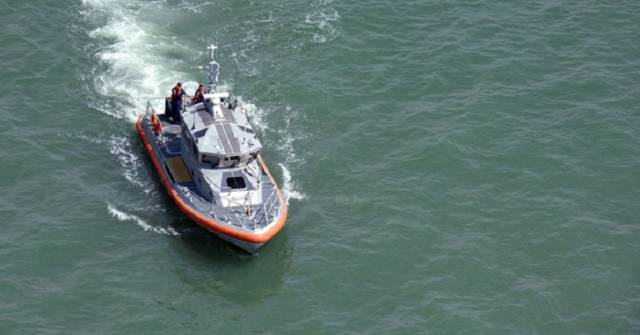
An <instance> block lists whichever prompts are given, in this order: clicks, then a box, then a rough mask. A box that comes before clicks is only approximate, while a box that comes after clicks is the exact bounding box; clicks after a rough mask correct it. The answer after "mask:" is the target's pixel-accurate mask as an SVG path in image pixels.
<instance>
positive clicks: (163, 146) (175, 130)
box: [152, 112, 275, 228]
mask: <svg viewBox="0 0 640 335" xmlns="http://www.w3.org/2000/svg"><path fill="white" fill-rule="evenodd" d="M205 113H206V114H207V115H210V114H209V113H207V112H205ZM158 118H159V119H160V122H161V125H162V130H163V131H162V133H163V135H162V140H158V138H156V137H155V136H154V135H152V137H153V139H154V141H155V143H156V144H157V145H158V147H159V149H160V154H161V156H162V161H164V162H165V168H166V170H167V172H168V173H169V174H170V175H171V178H172V180H173V182H174V183H175V185H176V187H177V188H178V189H180V190H181V191H182V192H181V193H182V194H184V195H185V196H186V197H187V198H188V200H189V201H190V202H191V204H192V205H194V207H196V208H198V209H199V210H200V211H202V212H204V213H209V214H210V215H212V216H213V217H215V218H218V219H223V221H226V222H228V223H231V224H233V225H236V226H238V227H242V225H241V223H240V222H238V221H236V220H226V219H224V218H227V219H230V218H232V217H234V216H238V215H241V216H244V215H246V213H244V211H245V210H246V209H244V208H241V207H229V208H222V207H219V206H214V207H212V204H211V201H210V200H207V197H206V196H205V195H203V194H201V192H200V190H199V189H198V187H197V185H196V184H195V183H194V181H193V180H192V176H191V174H190V173H189V170H188V168H187V167H186V166H185V163H184V161H183V160H182V157H181V155H180V150H181V140H182V126H181V125H180V124H178V123H174V122H172V120H170V119H169V118H168V117H167V116H166V115H164V114H159V115H158ZM262 174H265V172H264V171H262ZM267 184H270V183H267ZM274 186H275V185H271V187H268V186H267V185H263V187H262V190H261V193H262V199H263V201H267V200H268V199H269V198H270V197H272V196H273V194H274V192H275V191H274ZM212 210H213V211H212ZM265 210H267V209H266V208H265V207H263V206H262V205H261V204H257V205H254V206H251V211H252V215H251V217H254V218H261V217H264V218H265V220H258V222H257V226H258V227H260V226H265V225H267V224H268V222H269V221H270V219H269V218H267V216H266V215H265V213H263V212H264V211H265ZM213 212H215V214H214V213H213ZM245 228H246V227H245Z"/></svg>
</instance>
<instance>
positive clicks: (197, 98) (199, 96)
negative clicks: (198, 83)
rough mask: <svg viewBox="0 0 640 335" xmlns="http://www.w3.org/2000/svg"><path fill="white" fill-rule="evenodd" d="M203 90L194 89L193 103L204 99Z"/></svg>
mask: <svg viewBox="0 0 640 335" xmlns="http://www.w3.org/2000/svg"><path fill="white" fill-rule="evenodd" d="M203 91H204V90H200V89H198V90H196V93H195V94H194V95H193V103H194V104H195V103H198V102H201V101H204V92H203Z"/></svg>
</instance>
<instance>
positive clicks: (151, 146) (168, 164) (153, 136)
mask: <svg viewBox="0 0 640 335" xmlns="http://www.w3.org/2000/svg"><path fill="white" fill-rule="evenodd" d="M207 49H208V51H209V63H208V65H207V66H205V67H204V68H205V69H206V70H207V73H208V79H209V84H208V87H207V88H206V94H204V98H205V100H204V101H203V102H197V103H193V102H192V101H191V98H190V97H188V96H183V97H182V99H183V101H182V102H183V103H182V109H181V110H180V111H177V113H176V111H172V110H171V104H169V99H170V98H165V112H164V113H157V112H156V111H155V110H154V108H153V106H152V104H151V103H150V102H147V107H146V110H145V111H144V112H143V113H141V114H140V116H139V118H138V120H137V122H136V128H137V131H138V134H139V136H140V138H141V139H142V143H143V145H144V147H145V149H146V151H147V153H148V155H149V157H150V160H151V162H152V164H153V166H154V168H155V170H156V171H157V174H158V176H159V177H160V181H161V183H162V185H163V186H164V188H165V189H166V191H167V193H168V194H169V196H170V197H171V199H172V200H173V201H174V202H175V204H176V205H177V207H178V208H180V210H181V211H182V212H184V214H185V215H186V216H187V217H189V218H190V219H191V220H193V221H194V222H195V223H197V224H199V225H200V226H202V227H204V228H206V229H207V230H209V231H211V232H212V233H213V234H215V235H217V236H218V237H220V238H222V239H224V240H226V241H228V242H230V243H232V244H234V245H236V246H238V247H240V248H242V249H244V250H246V251H248V252H250V253H255V252H256V251H257V250H258V248H260V247H261V246H263V245H264V244H265V243H267V242H268V241H269V240H271V239H273V238H274V236H276V235H277V234H278V233H279V232H280V231H281V230H282V229H283V227H284V225H285V223H286V221H287V215H288V207H287V202H286V199H285V197H284V195H283V193H282V191H281V190H280V189H279V188H278V185H277V183H276V181H275V179H274V178H273V176H272V175H271V173H270V171H269V168H268V167H267V164H266V163H265V161H264V159H263V158H262V155H261V150H262V144H261V142H260V140H259V139H258V137H257V135H256V131H255V130H254V128H253V126H252V125H251V124H250V122H249V118H248V116H247V114H246V109H245V107H243V106H242V105H241V104H240V103H238V101H237V99H236V98H234V97H233V96H232V95H231V94H230V93H229V92H225V91H223V90H221V89H220V87H219V85H218V75H219V71H220V64H219V63H218V62H216V60H215V57H214V56H215V50H216V49H217V46H215V45H211V46H209V47H208V48H207ZM172 116H176V117H172Z"/></svg>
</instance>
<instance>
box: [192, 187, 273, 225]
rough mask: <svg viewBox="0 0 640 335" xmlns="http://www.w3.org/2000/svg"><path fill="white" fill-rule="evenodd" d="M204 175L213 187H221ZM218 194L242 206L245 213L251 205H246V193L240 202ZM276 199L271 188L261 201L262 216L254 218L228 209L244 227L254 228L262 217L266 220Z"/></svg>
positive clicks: (260, 221) (211, 210)
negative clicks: (243, 201) (265, 198)
mask: <svg viewBox="0 0 640 335" xmlns="http://www.w3.org/2000/svg"><path fill="white" fill-rule="evenodd" d="M202 176H203V177H204V179H205V180H206V181H207V182H208V183H210V184H211V185H213V186H214V187H217V188H218V189H222V188H221V186H219V185H218V184H216V183H215V182H214V181H213V180H211V178H209V177H207V176H206V175H205V174H203V175H202ZM218 194H219V196H220V198H221V199H225V200H227V201H228V202H229V203H231V204H233V205H236V206H238V207H242V208H243V209H244V210H245V213H246V212H247V208H248V207H249V206H252V205H251V204H250V205H249V206H246V201H247V199H249V195H248V194H247V196H246V197H245V203H244V204H242V203H240V202H237V201H235V200H233V199H231V198H229V197H226V196H224V195H222V193H220V192H218ZM276 200H277V192H276V191H275V189H274V190H272V192H271V194H270V195H269V197H268V198H267V200H266V201H263V202H262V206H261V207H262V216H260V217H258V218H257V219H256V217H255V215H254V216H253V217H252V218H246V217H243V216H240V215H238V213H237V212H236V211H234V210H230V212H231V213H232V214H233V216H234V217H236V218H237V219H238V220H240V221H241V222H242V224H243V226H245V227H251V226H253V229H256V228H258V227H259V226H260V223H262V220H263V218H264V220H265V221H266V220H268V216H269V214H271V211H272V210H273V207H274V206H275V205H276V202H277V201H276ZM213 205H214V202H213V199H211V207H210V209H209V212H210V213H211V212H213Z"/></svg>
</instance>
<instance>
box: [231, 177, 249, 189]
mask: <svg viewBox="0 0 640 335" xmlns="http://www.w3.org/2000/svg"><path fill="white" fill-rule="evenodd" d="M227 185H228V186H229V187H231V188H246V187H247V184H245V182H244V178H242V177H229V178H227Z"/></svg>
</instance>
